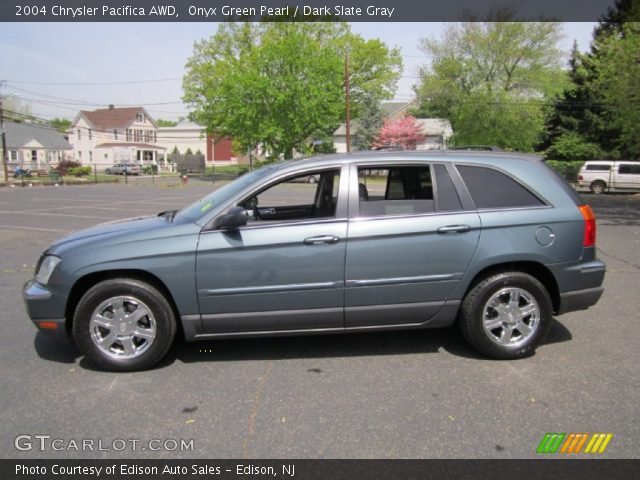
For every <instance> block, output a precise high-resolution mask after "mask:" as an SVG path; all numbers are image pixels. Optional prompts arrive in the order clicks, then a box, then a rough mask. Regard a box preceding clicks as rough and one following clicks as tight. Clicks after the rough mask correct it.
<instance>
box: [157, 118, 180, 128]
mask: <svg viewBox="0 0 640 480" xmlns="http://www.w3.org/2000/svg"><path fill="white" fill-rule="evenodd" d="M156 124H157V125H158V127H175V126H176V125H177V124H178V122H174V121H173V120H164V119H162V118H158V119H157V120H156Z"/></svg>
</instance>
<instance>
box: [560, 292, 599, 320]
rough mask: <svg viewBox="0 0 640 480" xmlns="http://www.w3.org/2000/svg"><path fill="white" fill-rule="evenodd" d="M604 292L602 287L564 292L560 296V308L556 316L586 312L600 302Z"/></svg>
mask: <svg viewBox="0 0 640 480" xmlns="http://www.w3.org/2000/svg"><path fill="white" fill-rule="evenodd" d="M602 292H604V288H602V287H594V288H586V289H584V290H576V291H575V292H565V293H561V294H560V307H559V308H558V312H557V314H558V315H562V314H563V313H568V312H575V311H577V310H586V309H587V308H589V307H591V306H593V305H595V304H596V303H598V300H600V297H601V296H602Z"/></svg>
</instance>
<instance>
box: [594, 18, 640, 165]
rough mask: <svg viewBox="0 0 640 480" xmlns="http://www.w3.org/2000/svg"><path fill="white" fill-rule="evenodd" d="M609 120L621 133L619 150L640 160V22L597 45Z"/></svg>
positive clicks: (597, 80) (596, 85)
mask: <svg viewBox="0 0 640 480" xmlns="http://www.w3.org/2000/svg"><path fill="white" fill-rule="evenodd" d="M593 62H594V65H595V69H596V70H597V71H598V75H597V77H596V78H595V79H594V80H593V82H592V85H593V87H594V88H595V89H596V90H597V91H598V93H599V94H600V96H601V98H602V100H603V103H604V106H605V107H604V108H605V110H606V111H607V114H608V115H607V118H608V119H609V120H610V121H611V124H612V125H613V126H614V127H616V128H617V129H618V131H619V136H618V138H617V139H616V144H617V147H618V148H617V149H618V151H619V152H620V154H621V155H622V156H623V157H630V158H640V133H639V131H638V125H640V80H639V79H640V22H627V23H625V24H623V25H622V27H621V29H620V30H619V31H613V32H612V33H610V34H608V35H604V36H602V37H600V38H599V39H598V41H597V54H596V55H594V57H593Z"/></svg>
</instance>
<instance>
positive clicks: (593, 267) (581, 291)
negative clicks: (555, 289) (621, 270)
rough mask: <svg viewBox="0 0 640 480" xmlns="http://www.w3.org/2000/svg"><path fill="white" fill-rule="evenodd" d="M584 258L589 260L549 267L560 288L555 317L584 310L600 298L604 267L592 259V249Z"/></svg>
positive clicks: (593, 255) (593, 252)
mask: <svg viewBox="0 0 640 480" xmlns="http://www.w3.org/2000/svg"><path fill="white" fill-rule="evenodd" d="M585 256H586V257H587V258H589V257H591V259H590V260H587V261H580V262H576V263H571V264H560V265H553V266H550V268H551V270H552V272H553V273H554V276H555V277H556V280H557V281H558V286H559V287H560V288H559V289H560V303H559V305H558V309H557V311H556V312H555V313H556V314H557V315H561V314H563V313H568V312H575V311H576V310H585V309H587V308H589V307H591V306H593V305H595V304H596V303H597V302H598V300H600V297H601V296H602V292H603V291H604V288H603V287H602V282H603V281H604V275H605V272H606V265H605V264H604V263H603V262H601V261H600V260H598V259H596V258H593V257H595V249H593V248H590V249H589V251H588V252H587V253H586V255H585Z"/></svg>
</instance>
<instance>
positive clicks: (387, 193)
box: [358, 165, 462, 217]
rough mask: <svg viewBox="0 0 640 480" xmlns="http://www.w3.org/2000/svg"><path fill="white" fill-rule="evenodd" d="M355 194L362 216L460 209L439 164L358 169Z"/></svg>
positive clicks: (453, 189) (454, 193)
mask: <svg viewBox="0 0 640 480" xmlns="http://www.w3.org/2000/svg"><path fill="white" fill-rule="evenodd" d="M436 192H437V198H436ZM358 193H359V205H360V216H364V217H370V216H381V215H382V216H384V215H410V214H424V213H432V212H435V211H455V210H461V209H462V207H461V204H460V199H459V198H458V194H457V192H456V190H455V188H454V186H453V183H452V181H451V179H450V178H449V175H448V173H447V171H446V168H445V167H444V166H443V165H434V166H433V167H431V166H429V165H418V166H391V165H385V166H377V167H359V168H358Z"/></svg>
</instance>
